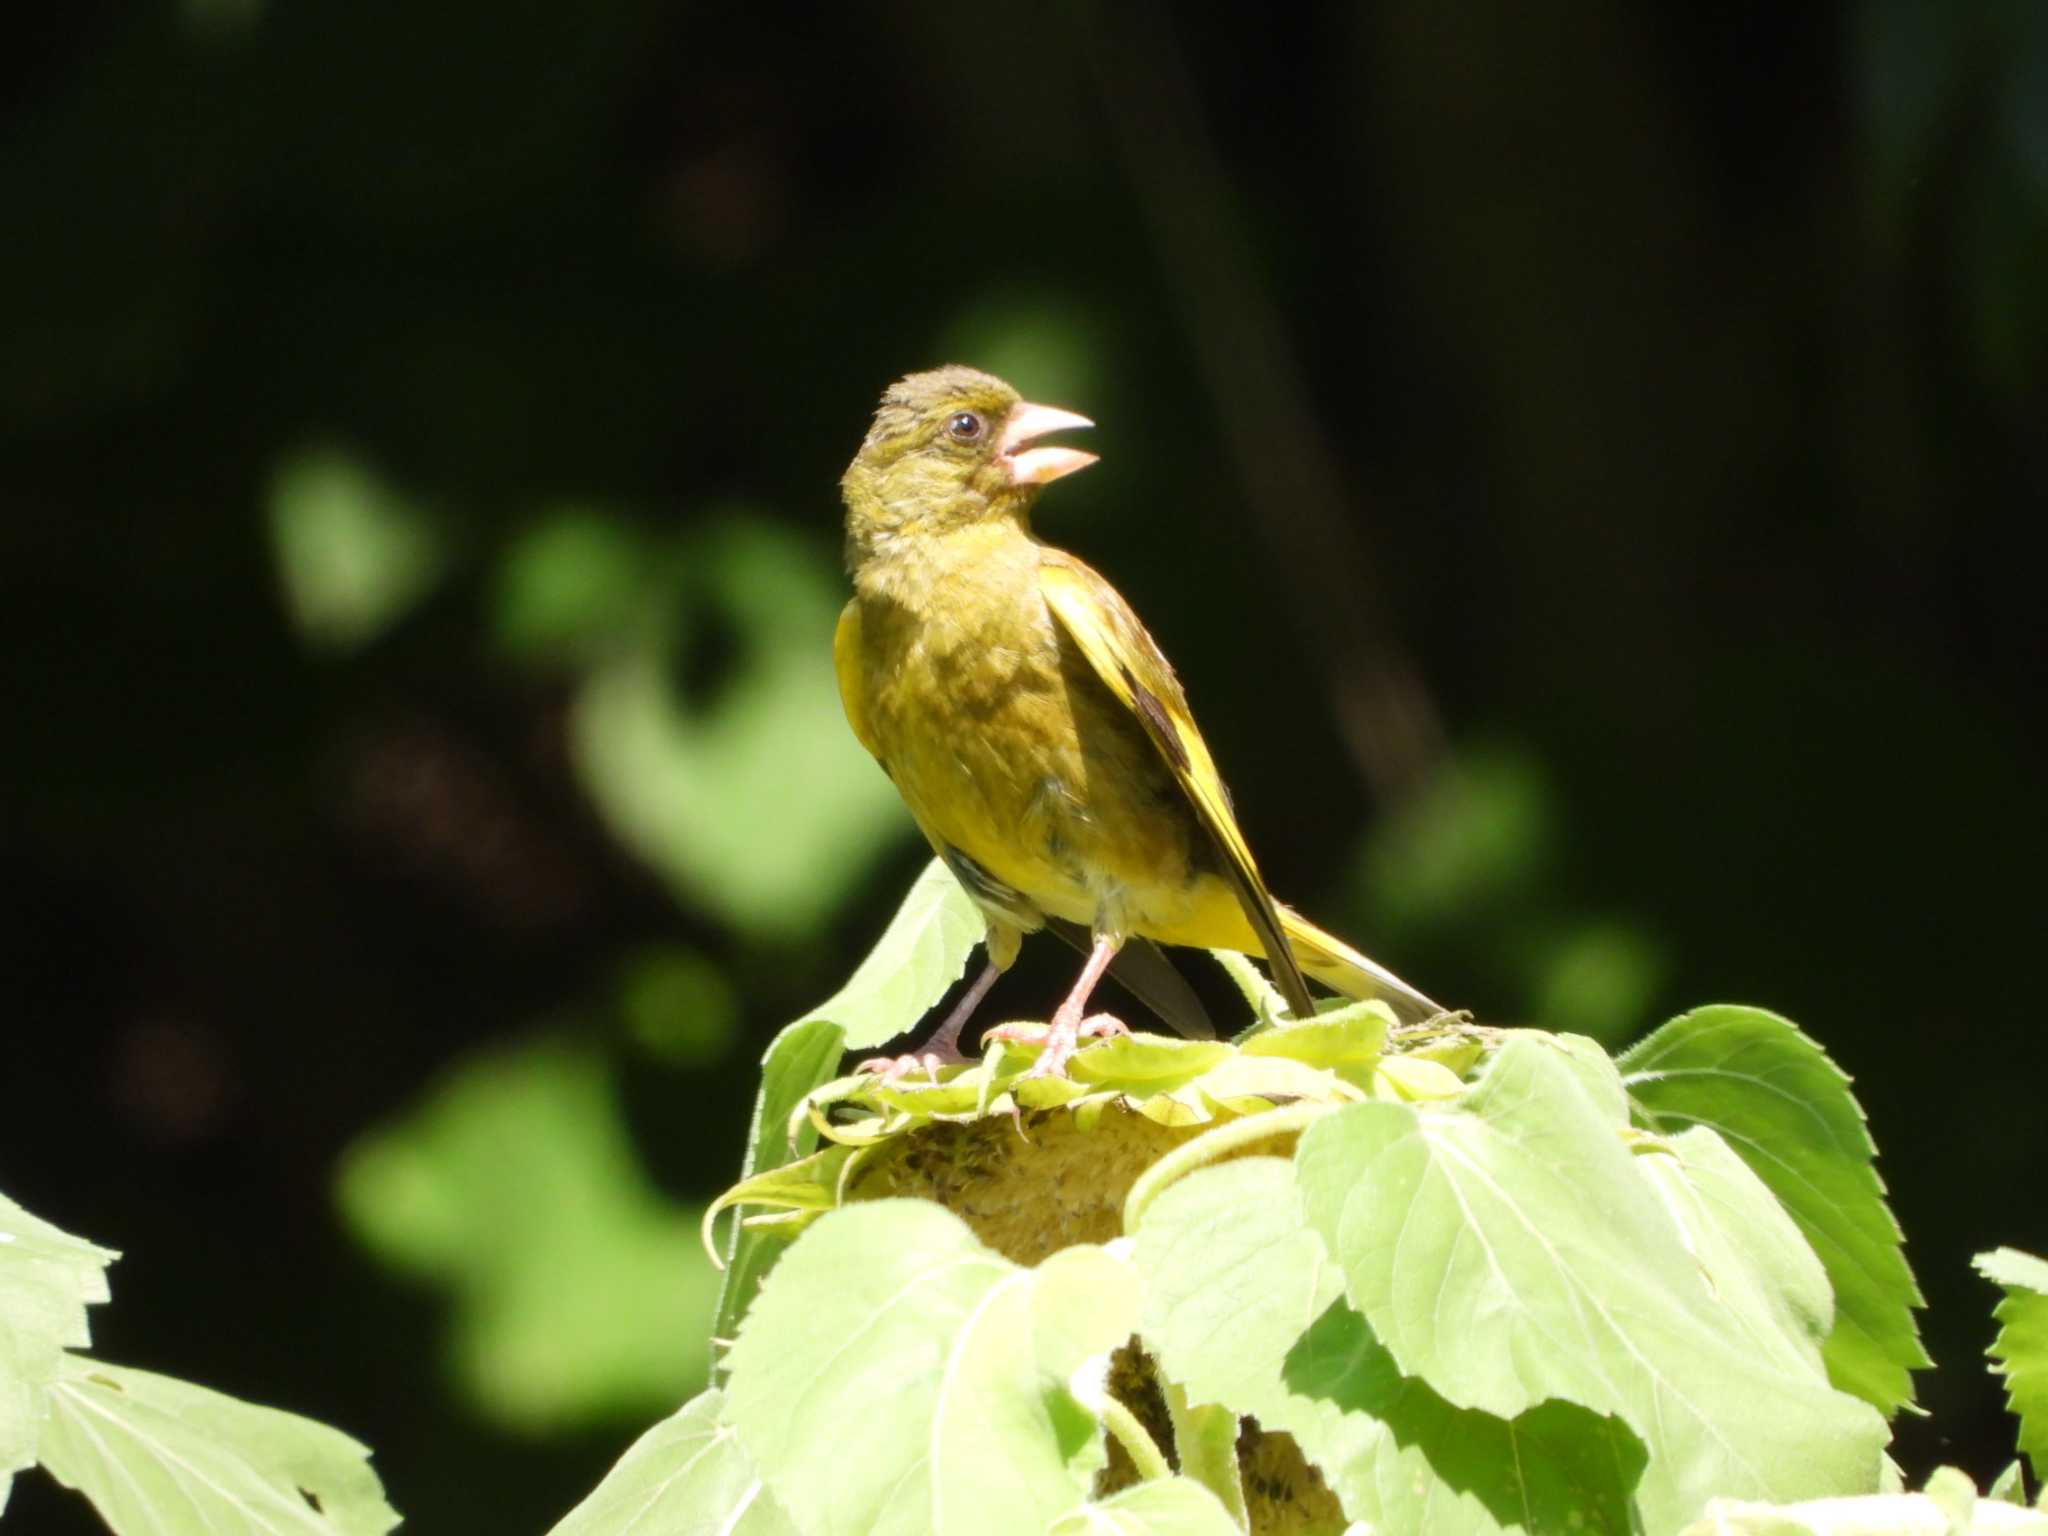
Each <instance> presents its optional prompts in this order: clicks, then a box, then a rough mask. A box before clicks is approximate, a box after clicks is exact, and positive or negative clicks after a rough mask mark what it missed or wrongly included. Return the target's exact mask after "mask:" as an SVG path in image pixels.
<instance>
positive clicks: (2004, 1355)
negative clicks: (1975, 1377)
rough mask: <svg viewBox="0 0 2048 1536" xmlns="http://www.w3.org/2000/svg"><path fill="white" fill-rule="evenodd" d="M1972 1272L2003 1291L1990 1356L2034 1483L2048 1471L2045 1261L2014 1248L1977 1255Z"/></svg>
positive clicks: (2047, 1284)
mask: <svg viewBox="0 0 2048 1536" xmlns="http://www.w3.org/2000/svg"><path fill="white" fill-rule="evenodd" d="M1975 1263H1976V1266H1977V1272H1978V1273H1979V1274H1981V1275H1982V1276H1983V1277H1984V1278H1985V1279H1987V1280H1989V1281H1990V1282H1991V1283H1992V1284H1994V1285H1996V1286H1999V1287H2001V1288H2002V1289H2003V1290H2004V1291H2005V1298H2004V1299H2003V1300H2002V1301H2000V1302H1999V1304H1998V1308H1997V1312H1996V1314H1995V1315H1996V1316H1997V1318H1998V1323H1999V1329H1998V1339H1997V1341H1996V1342H1995V1343H1993V1344H1992V1346H1991V1358H1992V1359H1993V1360H1994V1361H1995V1362H1996V1363H1997V1369H1998V1373H1999V1374H2000V1375H2001V1376H2003V1377H2004V1378H2005V1394H2006V1404H2007V1406H2009V1407H2010V1408H2011V1409H2012V1412H2013V1414H2014V1416H2015V1417H2016V1418H2018V1419H2019V1421H2020V1429H2019V1445H2020V1449H2021V1450H2022V1451H2023V1452H2025V1453H2026V1458H2027V1460H2028V1461H2029V1462H2031V1463H2033V1468H2034V1476H2035V1478H2036V1479H2037V1480H2040V1481H2048V1477H2043V1474H2044V1473H2048V1261H2043V1260H2041V1259H2038V1258H2036V1257H2035V1256H2034V1255H2032V1254H2031V1253H2021V1252H2020V1251H2019V1250H2018V1249H2016V1248H1998V1249H1994V1250H1993V1251H1992V1252H1990V1253H1980V1254H1978V1255H1977V1257H1976V1260H1975Z"/></svg>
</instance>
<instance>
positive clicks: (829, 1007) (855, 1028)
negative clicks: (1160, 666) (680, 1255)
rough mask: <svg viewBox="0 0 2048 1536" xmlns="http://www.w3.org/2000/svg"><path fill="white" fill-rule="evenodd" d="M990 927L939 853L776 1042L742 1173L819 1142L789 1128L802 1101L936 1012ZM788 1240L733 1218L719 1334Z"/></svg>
mask: <svg viewBox="0 0 2048 1536" xmlns="http://www.w3.org/2000/svg"><path fill="white" fill-rule="evenodd" d="M985 928H986V925H985V924H984V923H983V922H982V918H981V912H980V909H979V908H977V907H976V906H975V905H974V903H973V902H972V901H970V900H969V899H968V897H967V893H966V892H965V891H963V890H961V889H960V882H959V881H957V880H955V879H954V878H953V876H952V873H951V872H950V871H949V870H948V869H947V868H946V866H945V865H944V864H942V863H940V862H939V861H938V860H937V859H933V860H932V861H931V863H929V864H927V865H926V866H925V867H924V870H923V871H922V872H921V873H920V874H919V875H918V877H917V879H916V880H914V881H913V882H911V886H910V889H909V891H908V892H907V893H905V895H904V897H903V901H902V904H901V905H900V906H898V907H897V909H896V914H895V916H893V917H892V918H890V919H889V926H888V927H887V928H885V929H884V930H883V931H882V936H881V938H879V939H878V940H876V941H875V946H874V948H873V949H871V950H869V951H868V953H867V956H866V958H864V959H863V960H862V961H861V963H860V964H859V965H858V966H857V967H855V969H854V973H853V975H852V976H851V977H850V978H848V980H847V983H846V985H845V986H843V987H841V988H840V989H839V990H838V991H837V992H835V993H833V994H832V995H831V996H830V997H828V998H826V999H825V1001H824V1002H822V1003H820V1004H819V1005H818V1006H817V1007H815V1008H813V1009H812V1010H811V1011H810V1012H809V1013H807V1014H805V1015H804V1016H803V1017H802V1018H801V1019H798V1020H797V1021H796V1022H795V1023H793V1024H791V1025H789V1026H788V1027H787V1028H785V1029H784V1030H783V1031H782V1032H781V1033H780V1034H778V1035H777V1036H776V1037H775V1039H774V1041H773V1042H771V1043H770V1045H769V1047H768V1051H767V1054H766V1055H765V1056H764V1057H763V1058H762V1061H761V1088H760V1092H759V1094H758V1095H757V1096H756V1098H755V1100H754V1120H753V1126H752V1128H751V1130H750V1131H749V1132H748V1135H747V1157H746V1162H745V1165H744V1166H743V1167H742V1169H741V1171H740V1177H741V1180H742V1182H745V1181H750V1180H753V1179H757V1178H759V1177H760V1176H761V1175H763V1174H765V1173H768V1172H770V1171H771V1170H773V1169H776V1168H779V1167H781V1166H782V1165H783V1164H784V1163H787V1162H789V1161H791V1160H792V1159H794V1158H798V1157H803V1156H806V1155H808V1154H809V1153H810V1151H811V1149H812V1148H813V1147H815V1146H816V1145H817V1133H816V1131H815V1130H814V1129H812V1128H811V1127H810V1126H808V1125H806V1126H804V1127H803V1128H802V1129H801V1130H799V1132H798V1133H797V1136H796V1138H795V1140H794V1141H792V1140H791V1138H790V1135H789V1131H788V1126H789V1122H790V1118H791V1116H792V1115H793V1114H794V1113H795V1111H796V1108H797V1106H798V1105H799V1104H801V1103H802V1102H803V1101H804V1099H805V1098H806V1097H807V1096H808V1095H810V1094H811V1093H812V1092H813V1091H814V1090H816V1089H818V1088H821V1087H823V1086H824V1085H825V1084H826V1083H828V1082H830V1081H832V1077H833V1074H834V1073H835V1072H837V1071H838V1069H839V1058H840V1056H841V1055H842V1054H843V1053H844V1052H845V1051H846V1050H848V1049H852V1050H866V1049H869V1048H871V1047H873V1046H877V1045H880V1044H881V1043H882V1042H883V1041H884V1040H889V1039H893V1038H894V1037H895V1036H897V1035H900V1034H903V1033H904V1032H905V1031H907V1030H909V1029H911V1028H913V1027H914V1026H915V1025H916V1024H917V1022H918V1021H919V1020H920V1019H922V1018H923V1017H924V1016H925V1014H927V1013H928V1012H930V1011H931V1008H932V1006H933V1004H935V1003H937V1002H938V1001H939V999H940V998H942V997H944V996H945V995H946V991H947V989H948V988H949V987H951V986H952V985H953V983H954V982H956V981H958V980H959V979H960V973H961V972H962V971H963V970H965V969H966V966H967V958H968V956H969V955H971V954H972V953H973V952H974V946H975V945H976V944H978V943H979V942H980V941H981V936H982V934H983V932H984V931H985ZM787 1242H788V1234H787V1233H781V1234H778V1233H775V1232H773V1231H770V1230H766V1229H763V1228H760V1227H745V1226H742V1225H741V1224H740V1223H738V1222H737V1221H736V1222H734V1223H733V1227H732V1235H731V1237H730V1238H729V1239H728V1240H727V1245H726V1268H725V1280H724V1283H723V1284H722V1285H721V1286H720V1288H719V1292H718V1306H717V1312H716V1316H715V1318H714V1320H713V1323H712V1336H713V1338H714V1339H730V1338H732V1337H733V1335H734V1334H735V1333H736V1332H737V1331H738V1329H739V1325H740V1318H741V1317H742V1316H743V1315H745V1313H746V1310H747V1307H748V1305H749V1304H750V1303H751V1302H752V1300H753V1298H754V1293H755V1292H756V1291H758V1290H759V1289H760V1286H761V1280H762V1278H763V1277H764V1276H765V1275H766V1274H767V1273H768V1270H769V1268H770V1267H771V1266H772V1265H773V1264H774V1262H775V1260H776V1258H777V1257H778V1256H779V1255H780V1254H781V1252H782V1250H783V1248H784V1247H785V1246H787Z"/></svg>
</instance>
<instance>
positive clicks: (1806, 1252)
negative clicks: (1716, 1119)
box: [1635, 1125, 1835, 1373]
mask: <svg viewBox="0 0 2048 1536" xmlns="http://www.w3.org/2000/svg"><path fill="white" fill-rule="evenodd" d="M1635 1166H1636V1170H1637V1172H1639V1173H1641V1174H1642V1175H1643V1176H1644V1177H1646V1178H1648V1179H1649V1180H1650V1182H1651V1183H1652V1184H1653V1185H1654V1186H1655V1187H1656V1190H1657V1193H1658V1195H1659V1196H1660V1197H1661V1198H1662V1199H1663V1201H1664V1206H1665V1209H1666V1210H1667V1211H1668V1212H1669V1213H1670V1215H1671V1220H1672V1222H1673V1224H1674V1225H1675V1226H1676V1227H1677V1229H1678V1235H1679V1240H1680V1242H1682V1243H1683V1244H1684V1246H1685V1251H1686V1253H1687V1254H1689V1255H1690V1256H1691V1258H1692V1261H1693V1263H1694V1264H1696V1265H1697V1266H1698V1267H1699V1273H1700V1280H1701V1283H1702V1284H1704V1285H1705V1286H1706V1287H1707V1288H1708V1290H1709V1291H1710V1292H1711V1293H1712V1294H1713V1295H1714V1296H1715V1297H1716V1298H1717V1299H1719V1300H1720V1301H1721V1302H1722V1303H1723V1304H1724V1306H1725V1309H1726V1312H1727V1315H1728V1318H1729V1319H1730V1321H1731V1322H1733V1323H1734V1324H1735V1325H1736V1326H1738V1327H1740V1328H1742V1329H1743V1330H1744V1331H1745V1332H1747V1333H1748V1334H1749V1335H1750V1337H1751V1339H1752V1340H1753V1341H1754V1343H1755V1347H1756V1348H1757V1349H1758V1350H1759V1351H1760V1352H1762V1353H1765V1354H1768V1355H1771V1356H1773V1357H1775V1358H1777V1359H1779V1360H1782V1361H1783V1362H1784V1363H1785V1364H1786V1365H1787V1366H1789V1367H1791V1368H1793V1369H1796V1370H1802V1371H1811V1372H1815V1373H1819V1372H1821V1371H1822V1370H1823V1369H1824V1366H1823V1364H1822V1359H1821V1346H1822V1343H1823V1342H1824V1341H1825V1340H1826V1338H1827V1336H1828V1333H1829V1330H1830V1328H1831V1327H1832V1325H1833V1323H1834V1315H1835V1300H1834V1293H1833V1292H1832V1291H1830V1290H1829V1289H1828V1277H1827V1271H1826V1270H1824V1269H1823V1268H1821V1263H1820V1260H1819V1259H1817V1258H1815V1257H1814V1253H1813V1250H1812V1249H1811V1248H1810V1247H1808V1246H1807V1244H1806V1240H1805V1239H1804V1238H1803V1237H1801V1236H1800V1233H1799V1228H1798V1227H1797V1226H1796V1225H1795V1224H1794V1223H1793V1221H1792V1218H1791V1217H1790V1216H1788V1215H1786V1214H1785V1208H1784V1207H1783V1206H1781V1205H1780V1204H1778V1202H1777V1201H1776V1200H1775V1199H1774V1198H1773V1197H1772V1195H1771V1192H1770V1190H1768V1189H1767V1188H1765V1187H1764V1184H1763V1181H1762V1180H1760V1179H1759V1178H1758V1177H1757V1176H1756V1174H1755V1172H1754V1171H1753V1170H1752V1169H1751V1168H1750V1167H1749V1165H1748V1164H1747V1163H1745V1162H1743V1161H1742V1159H1741V1158H1739V1157H1737V1156H1736V1155H1735V1154H1734V1152H1732V1151H1730V1150H1729V1147H1728V1144H1727V1143H1726V1142H1724V1141H1723V1140H1721V1138H1720V1137H1719V1136H1717V1135H1715V1134H1714V1133H1713V1132H1712V1131H1710V1130H1708V1129H1707V1128H1706V1127H1705V1126H1702V1125H1696V1126H1694V1127H1693V1128H1692V1129H1691V1130H1689V1131H1686V1132H1684V1133H1683V1134H1682V1135H1679V1136H1675V1137H1672V1138H1670V1139H1669V1140H1668V1141H1666V1142H1664V1143H1662V1144H1661V1145H1660V1146H1658V1147H1656V1148H1652V1149H1645V1150H1642V1151H1641V1152H1639V1155H1638V1156H1637V1158H1636V1164H1635Z"/></svg>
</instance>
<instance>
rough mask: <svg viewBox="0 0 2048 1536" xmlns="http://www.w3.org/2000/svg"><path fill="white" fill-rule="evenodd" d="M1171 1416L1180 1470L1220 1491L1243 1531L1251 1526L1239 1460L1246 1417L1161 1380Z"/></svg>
mask: <svg viewBox="0 0 2048 1536" xmlns="http://www.w3.org/2000/svg"><path fill="white" fill-rule="evenodd" d="M1161 1389H1162V1392H1163V1394H1164V1396H1165V1398H1166V1412H1167V1417H1168V1418H1169V1419H1170V1420H1171V1421H1172V1424H1173V1450H1174V1459H1175V1460H1176V1461H1178V1462H1179V1463H1180V1470H1181V1471H1182V1472H1183V1473H1184V1474H1185V1475H1186V1476H1188V1477H1191V1478H1193V1479H1194V1480H1195V1481H1196V1482H1198V1483H1200V1484H1201V1485H1202V1486H1203V1487H1204V1488H1207V1489H1208V1490H1209V1491H1210V1492H1211V1493H1213V1494H1215V1495H1216V1498H1217V1500H1218V1501H1219V1502H1220V1503H1221V1504H1222V1505H1223V1508H1224V1509H1225V1511H1227V1512H1228V1513H1229V1515H1230V1518H1231V1521H1232V1522H1233V1523H1234V1524H1235V1525H1236V1526H1237V1528H1238V1529H1239V1530H1240V1531H1245V1530H1249V1529H1250V1528H1251V1517H1250V1515H1249V1514H1248V1513H1247V1511H1246V1509H1245V1501H1244V1469H1243V1468H1242V1467H1240V1466H1239V1465H1238V1461H1237V1439H1238V1435H1239V1434H1240V1433H1241V1432H1242V1431H1243V1429H1244V1421H1243V1420H1242V1419H1240V1418H1239V1417H1238V1416H1237V1415H1236V1414H1234V1413H1232V1412H1231V1411H1230V1410H1229V1409H1228V1408H1225V1407H1223V1406H1222V1405H1221V1404H1218V1403H1191V1402H1189V1401H1188V1393H1187V1388H1186V1387H1184V1386H1182V1385H1181V1384H1180V1383H1179V1382H1177V1381H1170V1380H1169V1381H1165V1382H1162V1383H1161Z"/></svg>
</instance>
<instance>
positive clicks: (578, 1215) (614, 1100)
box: [337, 1040, 718, 1435]
mask: <svg viewBox="0 0 2048 1536" xmlns="http://www.w3.org/2000/svg"><path fill="white" fill-rule="evenodd" d="M608 1076H609V1074H608V1070H607V1068H606V1067H605V1065H604V1063H603V1062H602V1061H600V1060H599V1059H598V1058H597V1057H596V1056H595V1055H594V1054H592V1053H591V1052H590V1051H588V1050H587V1049H583V1048H580V1047H577V1046H574V1045H571V1044H567V1043H565V1042H563V1041H559V1040H540V1041H536V1042H533V1043H531V1044H527V1045H524V1046H512V1047H500V1048H498V1049H496V1050H494V1051H492V1052H491V1053H489V1054H488V1055H484V1056H481V1057H478V1058H477V1059H474V1060H472V1061H469V1062H466V1063H463V1064H462V1065H461V1066H460V1067H458V1068H457V1070H456V1071H455V1072H454V1074H453V1075H452V1076H451V1078H450V1079H449V1081H448V1082H446V1083H445V1084H444V1085H443V1086H441V1087H440V1088H438V1089H437V1090H435V1091H434V1092H433V1093H431V1094H430V1095H429V1096H428V1098H427V1099H426V1101H425V1102H423V1103H422V1104H420V1105H418V1106H417V1107H415V1108H413V1109H411V1110H410V1111H408V1112H407V1113H405V1114H404V1115H403V1116H402V1117H401V1118H400V1119H399V1120H398V1122H397V1123H395V1124H392V1125H389V1126H386V1127H383V1128H381V1129H378V1130H374V1131H372V1132H370V1133H369V1134H368V1135H366V1136H365V1137H364V1138H363V1139H362V1140H360V1141H359V1142H357V1144H356V1145H355V1146H354V1147H353V1148H351V1149H350V1150H349V1151H348V1153H347V1154H346V1155H345V1157H344V1159H343V1161H342V1163H341V1166H340V1170H339V1181H338V1184H337V1189H338V1192H339V1196H340V1201H341V1209H342V1212H343V1214H344V1215H345V1217H346V1218H347V1221H348V1223H349V1225H350V1226H351V1228H353V1229H354V1231H355V1232H356V1234H357V1235H358V1236H359V1237H360V1238H361V1240H362V1241H363V1242H364V1243H365V1244H367V1245H368V1246H369V1248H370V1249H371V1251H372V1252H374V1253H375V1254H377V1255H378V1256H379V1257H380V1258H381V1259H383V1260H384V1261H385V1262H386V1263H389V1264H391V1265H393V1266H394V1267H397V1268H399V1269H402V1270H405V1271H407V1272H409V1273H411V1274H414V1275H417V1276H419V1277H420V1278H421V1279H423V1280H426V1281H428V1282H430V1283H431V1284H433V1286H434V1287H435V1288H436V1290H438V1291H439V1292H441V1293H442V1294H443V1295H444V1296H445V1298H446V1307H447V1313H448V1325H447V1327H448V1346H447V1358H448V1362H449V1365H450V1367H451V1369H452V1370H453V1371H454V1373H455V1378H456V1381H457V1382H458V1384H459V1386H460V1389H461V1391H462V1392H463V1394H464V1395H465V1396H467V1397H468V1398H469V1400H470V1401H471V1402H472V1403H473V1404H474V1405H475V1406H476V1408H477V1410H478V1411H479V1412H481V1413H483V1414H485V1415H488V1416H489V1417H490V1418H491V1419H492V1420H494V1421H495V1422H497V1423H499V1424H501V1425H503V1426H505V1427H507V1428H510V1429H514V1430H517V1431H520V1432H521V1433H524V1434H529V1435H540V1434H547V1433H550V1432H553V1433H560V1432H561V1431H562V1430H564V1429H569V1428H574V1427H577V1426H579V1425H582V1424H585V1423H589V1422H591V1421H595V1422H597V1423H600V1424H605V1423H621V1422H631V1420H632V1419H633V1418H634V1416H635V1415H646V1414H651V1413H656V1412H660V1411H663V1410H664V1409H666V1408H668V1407H670V1406H673V1405H674V1404H675V1403H676V1402H679V1401H681V1399H682V1398H684V1397H687V1396H688V1395H689V1394H690V1393H691V1392H693V1391H695V1390H696V1389H697V1388H698V1387H699V1386H701V1385H702V1384H703V1382H704V1380H705V1378H706V1376H707V1375H708V1372H709V1366H710V1358H709V1353H708V1342H707V1341H708V1335H707V1333H706V1331H705V1328H704V1322H705V1319H706V1318H707V1317H708V1316H709V1315H710V1308H711V1303H712V1299H713V1297H714V1296H715V1295H716V1293H717V1288H718V1280H717V1274H716V1272H715V1271H714V1270H713V1269H712V1267H711V1262H710V1260H709V1259H708V1258H707V1257H706V1255H705V1253H704V1250H703V1248H702V1246H701V1245H700V1244H699V1243H698V1241H697V1221H696V1217H695V1215H694V1214H693V1213H691V1212H690V1211H689V1210H688V1209H687V1208H677V1207H674V1206H672V1205H671V1204H669V1203H668V1202H667V1201H665V1200H663V1199H662V1198H661V1196H660V1195H659V1193H658V1192H657V1191H656V1190H655V1189H654V1187H653V1185H652V1184H651V1182H650V1181H649V1179H648V1176H647V1173H646V1171H645V1170H644V1168H643V1167H642V1166H641V1164H640V1162H639V1160H638V1158H637V1157H636V1155H635V1153H634V1151H633V1146H632V1142H631V1139H630V1137H629V1136H628V1134H627V1131H626V1126H625V1122H624V1119H623V1117H622V1110H621V1105H620V1103H619V1099H618V1096H617V1094H616V1092H615V1091H614V1090H613V1088H612V1086H611V1084H610V1082H609V1080H608Z"/></svg>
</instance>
